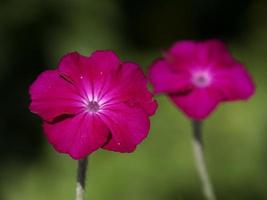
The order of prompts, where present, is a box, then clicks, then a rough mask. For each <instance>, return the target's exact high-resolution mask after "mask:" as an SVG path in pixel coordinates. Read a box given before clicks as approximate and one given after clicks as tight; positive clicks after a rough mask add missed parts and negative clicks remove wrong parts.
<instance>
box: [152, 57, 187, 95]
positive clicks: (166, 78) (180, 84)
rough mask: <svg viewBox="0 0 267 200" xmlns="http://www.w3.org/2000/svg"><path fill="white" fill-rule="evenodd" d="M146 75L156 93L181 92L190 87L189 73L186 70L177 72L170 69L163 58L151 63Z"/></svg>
mask: <svg viewBox="0 0 267 200" xmlns="http://www.w3.org/2000/svg"><path fill="white" fill-rule="evenodd" d="M148 77H149V80H150V81H151V83H152V84H153V86H154V91H155V92H156V93H161V92H166V93H173V92H179V91H180V92H183V91H187V90H190V89H191V88H192V84H191V75H190V73H188V71H180V72H177V71H174V70H172V69H171V68H170V66H169V64H168V63H167V62H166V61H165V60H163V59H160V60H157V61H155V62H154V63H153V64H152V66H151V68H150V70H149V74H148Z"/></svg>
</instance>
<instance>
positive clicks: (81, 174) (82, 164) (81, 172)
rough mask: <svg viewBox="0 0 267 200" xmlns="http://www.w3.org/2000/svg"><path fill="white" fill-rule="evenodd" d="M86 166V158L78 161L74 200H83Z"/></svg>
mask: <svg viewBox="0 0 267 200" xmlns="http://www.w3.org/2000/svg"><path fill="white" fill-rule="evenodd" d="M87 165H88V158H87V157H86V158H83V159H81V160H79V161H78V169H77V184H76V198H75V200H84V191H85V179H86V169H87Z"/></svg>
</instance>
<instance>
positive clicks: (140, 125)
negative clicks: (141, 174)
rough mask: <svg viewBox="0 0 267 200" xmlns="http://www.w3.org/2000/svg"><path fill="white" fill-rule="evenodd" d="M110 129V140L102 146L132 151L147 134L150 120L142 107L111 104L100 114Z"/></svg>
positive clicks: (114, 149)
mask: <svg viewBox="0 0 267 200" xmlns="http://www.w3.org/2000/svg"><path fill="white" fill-rule="evenodd" d="M100 117H101V119H102V120H103V122H104V123H105V124H106V125H107V126H108V128H109V129H110V131H111V135H112V137H111V139H110V141H109V142H108V143H107V144H106V145H105V146H104V147H103V148H104V149H106V150H111V151H116V152H132V151H134V150H135V148H136V146H137V145H138V144H139V143H141V142H142V141H143V140H144V139H145V138H146V136H147V134H148V131H149V127H150V122H149V119H148V116H147V114H146V113H145V112H144V110H142V109H140V108H139V109H138V108H130V107H129V106H127V105H125V104H113V105H112V106H109V107H108V108H105V110H103V111H102V112H101V114H100Z"/></svg>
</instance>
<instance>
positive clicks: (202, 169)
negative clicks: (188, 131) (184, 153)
mask: <svg viewBox="0 0 267 200" xmlns="http://www.w3.org/2000/svg"><path fill="white" fill-rule="evenodd" d="M192 126H193V150H194V154H195V160H196V167H197V171H198V175H199V178H200V180H201V183H202V189H203V193H204V195H205V197H206V199H207V200H216V197H215V193H214V191H213V187H212V184H211V181H210V179H209V174H208V171H207V167H206V163H205V158H204V153H203V143H202V122H201V121H196V120H193V122H192Z"/></svg>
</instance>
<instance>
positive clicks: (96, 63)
mask: <svg viewBox="0 0 267 200" xmlns="http://www.w3.org/2000/svg"><path fill="white" fill-rule="evenodd" d="M119 66H120V60H119V58H118V56H117V55H116V54H115V53H114V52H113V51H111V50H103V51H95V52H94V53H92V55H90V56H89V57H86V56H82V55H80V54H79V53H77V52H73V53H69V54H67V55H65V56H64V57H63V58H62V59H61V61H60V63H59V71H60V72H61V73H62V74H64V75H66V76H68V77H70V79H72V80H73V81H74V82H75V83H76V85H78V86H79V88H80V89H81V93H83V94H84V95H87V98H88V99H89V100H92V99H95V97H98V95H99V94H98V91H99V90H101V89H102V86H103V84H104V82H108V80H109V79H110V77H111V76H112V73H114V71H116V70H117V69H118V68H119Z"/></svg>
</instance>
